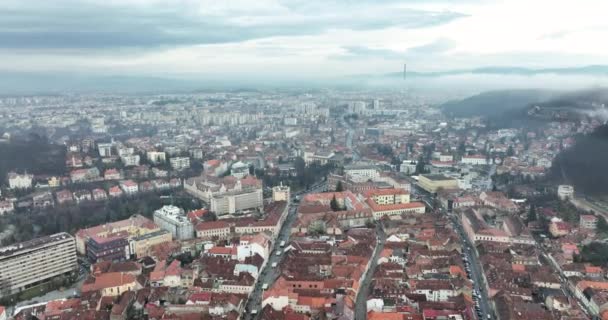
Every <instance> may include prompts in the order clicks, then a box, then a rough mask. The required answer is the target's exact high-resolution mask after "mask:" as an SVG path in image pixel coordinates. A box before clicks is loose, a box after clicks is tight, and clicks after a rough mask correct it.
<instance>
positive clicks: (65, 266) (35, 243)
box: [0, 232, 78, 294]
mask: <svg viewBox="0 0 608 320" xmlns="http://www.w3.org/2000/svg"><path fill="white" fill-rule="evenodd" d="M77 268H78V264H77V263H76V242H75V241H74V238H73V237H72V236H71V235H69V234H67V233H65V232H63V233H58V234H54V235H51V236H46V237H42V238H37V239H33V240H30V241H26V242H21V243H17V244H14V245H10V246H7V247H3V248H0V292H2V293H3V294H4V293H7V294H13V293H17V292H21V291H23V290H26V289H29V288H31V287H35V286H37V285H39V284H42V283H45V282H47V281H49V280H51V279H53V278H54V277H57V276H61V275H68V274H70V273H72V272H74V271H76V270H77Z"/></svg>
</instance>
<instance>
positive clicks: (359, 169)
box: [344, 164, 380, 181]
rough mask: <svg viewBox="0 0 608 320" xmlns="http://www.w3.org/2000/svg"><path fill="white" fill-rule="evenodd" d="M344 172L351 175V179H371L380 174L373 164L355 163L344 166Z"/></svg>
mask: <svg viewBox="0 0 608 320" xmlns="http://www.w3.org/2000/svg"><path fill="white" fill-rule="evenodd" d="M344 174H346V175H349V176H351V177H352V179H353V180H359V181H360V180H363V181H367V180H373V179H375V178H378V176H380V173H379V172H378V168H376V167H375V166H373V165H365V164H359V165H357V164H355V165H348V166H345V167H344Z"/></svg>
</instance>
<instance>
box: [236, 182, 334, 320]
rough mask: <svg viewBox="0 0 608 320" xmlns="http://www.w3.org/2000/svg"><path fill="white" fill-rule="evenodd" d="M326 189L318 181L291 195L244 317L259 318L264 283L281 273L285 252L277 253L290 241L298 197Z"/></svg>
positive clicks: (268, 282)
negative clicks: (283, 243)
mask: <svg viewBox="0 0 608 320" xmlns="http://www.w3.org/2000/svg"><path fill="white" fill-rule="evenodd" d="M326 190H327V184H326V183H325V182H321V183H317V184H315V185H313V186H311V187H310V188H309V189H308V190H306V191H300V192H297V193H294V194H293V195H292V196H291V201H290V204H289V208H288V209H287V210H288V212H287V217H286V218H285V222H283V225H282V226H281V229H280V231H279V234H278V236H277V238H276V239H275V241H274V243H273V247H272V250H271V251H270V254H269V256H268V261H267V263H266V265H265V266H264V268H262V271H261V272H260V275H259V277H258V279H257V281H256V283H255V286H254V288H253V291H252V292H251V294H250V295H249V298H248V299H247V303H246V304H245V316H244V317H243V319H247V320H254V319H257V317H258V316H259V311H260V310H261V308H262V306H261V305H262V296H263V293H264V290H263V289H262V288H263V286H264V284H268V286H269V287H270V286H272V284H273V283H274V281H275V280H276V279H277V278H278V276H279V274H280V268H279V265H280V264H281V261H282V260H283V256H284V254H283V253H281V254H280V255H278V256H277V255H276V253H277V252H281V251H283V248H281V247H280V245H281V242H282V241H285V243H288V242H289V236H290V235H291V226H292V225H293V223H294V222H295V220H296V218H297V216H298V214H297V209H298V204H297V203H295V202H296V197H300V196H302V195H305V194H308V193H317V192H323V191H326ZM273 263H276V264H277V267H275V268H273V267H272V265H273Z"/></svg>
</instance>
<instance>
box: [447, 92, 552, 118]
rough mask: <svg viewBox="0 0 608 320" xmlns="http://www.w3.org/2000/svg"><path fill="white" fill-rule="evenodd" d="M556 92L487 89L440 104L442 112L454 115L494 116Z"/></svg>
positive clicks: (522, 108) (522, 107) (535, 102)
mask: <svg viewBox="0 0 608 320" xmlns="http://www.w3.org/2000/svg"><path fill="white" fill-rule="evenodd" d="M557 95H558V92H556V91H550V90H534V89H530V90H502V91H488V92H483V93H480V94H478V95H475V96H472V97H468V98H465V99H463V100H459V101H449V102H446V103H444V104H443V105H441V106H440V108H441V109H442V110H443V112H444V113H446V114H448V115H450V116H454V117H473V116H481V117H495V116H502V115H503V114H504V113H505V112H512V111H514V110H524V109H525V108H526V107H527V106H529V105H532V104H538V103H541V102H545V101H549V100H550V99H551V98H553V97H556V96H557Z"/></svg>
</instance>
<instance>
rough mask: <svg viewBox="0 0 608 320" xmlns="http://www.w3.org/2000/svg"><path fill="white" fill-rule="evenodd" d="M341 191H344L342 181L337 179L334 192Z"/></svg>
mask: <svg viewBox="0 0 608 320" xmlns="http://www.w3.org/2000/svg"><path fill="white" fill-rule="evenodd" d="M342 191H344V186H343V185H342V181H338V183H336V192H342ZM334 198H335V197H334Z"/></svg>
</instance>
